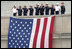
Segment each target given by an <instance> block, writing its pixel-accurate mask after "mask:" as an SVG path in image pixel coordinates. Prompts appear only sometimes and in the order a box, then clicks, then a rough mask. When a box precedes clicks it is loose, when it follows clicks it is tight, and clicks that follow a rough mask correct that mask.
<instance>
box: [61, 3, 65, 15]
mask: <svg viewBox="0 0 72 49" xmlns="http://www.w3.org/2000/svg"><path fill="white" fill-rule="evenodd" d="M61 14H65V6H64V2H62V3H61Z"/></svg>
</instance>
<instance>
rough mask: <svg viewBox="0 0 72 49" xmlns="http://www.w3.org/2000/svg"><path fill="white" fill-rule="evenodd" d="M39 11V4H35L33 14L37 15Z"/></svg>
mask: <svg viewBox="0 0 72 49" xmlns="http://www.w3.org/2000/svg"><path fill="white" fill-rule="evenodd" d="M39 11H40V8H39V5H38V4H37V5H36V7H35V15H39Z"/></svg>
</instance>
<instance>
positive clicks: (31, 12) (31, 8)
mask: <svg viewBox="0 0 72 49" xmlns="http://www.w3.org/2000/svg"><path fill="white" fill-rule="evenodd" d="M29 11H30V12H29V15H30V16H32V15H33V12H34V9H33V7H32V6H30V8H29Z"/></svg>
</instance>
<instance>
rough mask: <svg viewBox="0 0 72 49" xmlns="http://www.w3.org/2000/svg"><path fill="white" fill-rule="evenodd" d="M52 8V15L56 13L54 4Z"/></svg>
mask: <svg viewBox="0 0 72 49" xmlns="http://www.w3.org/2000/svg"><path fill="white" fill-rule="evenodd" d="M50 9H51V13H50V14H51V15H54V14H55V8H54V5H52V7H51V8H50Z"/></svg>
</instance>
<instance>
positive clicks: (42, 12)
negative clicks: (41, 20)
mask: <svg viewBox="0 0 72 49" xmlns="http://www.w3.org/2000/svg"><path fill="white" fill-rule="evenodd" d="M40 15H44V5H43V4H41V6H40Z"/></svg>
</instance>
